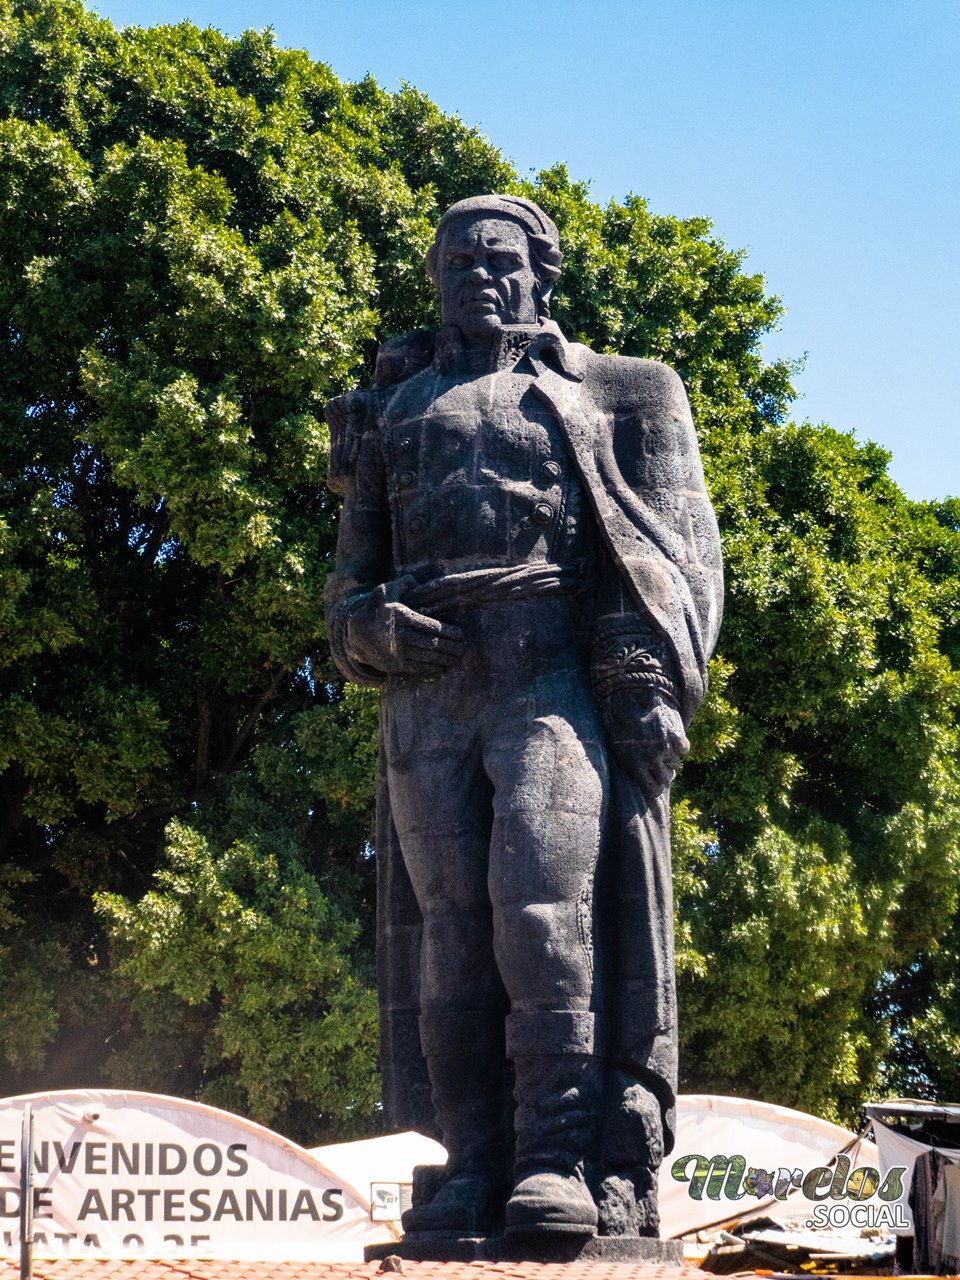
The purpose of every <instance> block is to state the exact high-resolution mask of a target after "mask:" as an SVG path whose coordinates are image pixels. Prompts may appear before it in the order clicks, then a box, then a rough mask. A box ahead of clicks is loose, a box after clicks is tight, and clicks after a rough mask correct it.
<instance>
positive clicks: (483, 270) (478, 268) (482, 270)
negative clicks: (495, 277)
mask: <svg viewBox="0 0 960 1280" xmlns="http://www.w3.org/2000/svg"><path fill="white" fill-rule="evenodd" d="M469 278H470V279H471V280H476V281H477V282H479V281H481V280H490V279H492V276H491V275H490V272H489V271H488V270H487V266H486V263H484V262H475V263H474V264H473V270H472V271H471V272H470V276H469Z"/></svg>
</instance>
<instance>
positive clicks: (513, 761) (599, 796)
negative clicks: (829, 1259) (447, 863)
mask: <svg viewBox="0 0 960 1280" xmlns="http://www.w3.org/2000/svg"><path fill="white" fill-rule="evenodd" d="M511 710H512V713H513V714H512V717H511V718H510V720H507V718H506V717H504V721H505V723H503V724H502V726H501V727H500V729H499V731H498V733H497V737H496V740H495V742H494V743H493V744H491V746H490V748H489V749H488V751H487V752H486V754H485V763H486V767H487V771H488V773H489V774H490V777H491V779H492V781H493V783H494V788H495V799H494V812H495V819H494V827H493V832H492V839H491V850H490V894H491V899H492V903H493V911H494V940H495V942H494V945H495V949H496V955H497V961H498V965H499V969H500V973H501V976H502V977H503V980H504V984H505V986H506V989H507V993H508V995H509V997H510V1007H511V1014H510V1016H509V1018H508V1020H507V1056H508V1057H509V1058H511V1059H512V1061H513V1064H514V1070H515V1074H516V1090H515V1096H516V1101H517V1111H516V1116H515V1131H516V1146H515V1154H514V1181H515V1185H514V1191H513V1194H512V1196H511V1198H510V1200H509V1201H508V1203H507V1207H506V1229H507V1230H508V1231H510V1232H515V1233H527V1232H535V1233H536V1232H561V1233H566V1234H572V1235H592V1234H594V1233H595V1231H596V1228H597V1221H598V1217H597V1208H596V1205H595V1204H594V1201H593V1198H592V1196H591V1194H590V1190H589V1188H588V1184H587V1171H588V1170H587V1166H588V1164H589V1163H592V1161H593V1160H594V1159H595V1158H596V1154H597V1146H598V1135H599V1122H600V1112H601V1107H602V1091H603V1076H604V1063H603V1060H602V1058H601V1057H600V1056H598V1053H597V1044H596V1040H595V1030H594V1016H595V1015H594V1010H595V1009H596V1008H597V1005H598V1003H599V993H597V992H596V990H595V985H596V978H595V971H594V947H593V920H592V902H593V880H594V875H595V872H596V865H597V859H598V855H599V850H600V840H601V834H602V831H603V828H604V822H605V816H606V809H607V797H608V774H607V761H606V752H605V748H604V745H603V741H602V737H601V732H600V729H599V726H598V724H597V721H596V714H595V711H594V707H593V702H592V699H591V698H590V695H589V690H588V689H587V688H586V686H585V682H584V681H582V680H581V679H579V678H575V677H573V676H570V675H569V674H567V675H561V676H560V677H558V679H557V681H556V687H551V686H549V685H547V684H546V682H542V681H541V682H540V683H539V684H538V686H537V687H536V693H535V694H532V693H531V691H529V690H528V691H525V694H524V696H523V698H521V699H517V700H516V701H515V703H514V705H513V707H512V709H511Z"/></svg>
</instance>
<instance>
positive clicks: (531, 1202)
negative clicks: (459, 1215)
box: [505, 1011, 604, 1236]
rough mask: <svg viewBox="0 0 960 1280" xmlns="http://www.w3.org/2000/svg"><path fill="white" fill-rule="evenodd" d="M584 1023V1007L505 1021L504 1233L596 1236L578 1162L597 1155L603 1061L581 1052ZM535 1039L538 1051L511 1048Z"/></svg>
mask: <svg viewBox="0 0 960 1280" xmlns="http://www.w3.org/2000/svg"><path fill="white" fill-rule="evenodd" d="M592 1026H593V1024H592V1015H591V1014H588V1013H582V1014H577V1013H568V1012H559V1011H558V1012H557V1013H545V1014H537V1013H533V1014H515V1015H511V1018H510V1019H509V1020H508V1028H509V1029H508V1049H509V1048H513V1049H514V1053H513V1054H512V1056H513V1060H514V1067H515V1070H516V1081H517V1083H516V1089H515V1096H516V1099H517V1110H516V1115H515V1118H514V1123H515V1129H516V1147H515V1158H514V1190H513V1194H512V1195H511V1197H510V1199H509V1200H508V1201H507V1208H506V1219H505V1225H506V1230H507V1232H508V1233H510V1232H512V1233H516V1234H531V1233H541V1232H546V1233H550V1234H561V1233H562V1234H567V1235H579V1236H592V1235H596V1231H597V1206H596V1204H595V1203H594V1200H593V1197H592V1195H591V1194H590V1189H589V1187H588V1186H587V1181H586V1167H587V1165H588V1163H590V1162H591V1161H592V1160H594V1159H595V1158H596V1154H597V1145H598V1137H599V1128H600V1107H601V1099H602V1090H603V1072H604V1064H603V1062H602V1060H601V1059H599V1058H597V1057H595V1056H594V1055H593V1053H591V1052H584V1051H583V1050H584V1049H586V1048H587V1047H588V1046H589V1047H592V1039H593V1037H592ZM538 1030H539V1032H540V1034H539V1035H538V1034H537V1032H538ZM527 1032H529V1033H530V1034H526V1033H527ZM537 1041H539V1043H540V1044H541V1046H542V1048H541V1050H540V1051H539V1052H537V1053H532V1052H516V1050H517V1049H527V1048H529V1046H530V1044H531V1042H537ZM551 1050H552V1051H551Z"/></svg>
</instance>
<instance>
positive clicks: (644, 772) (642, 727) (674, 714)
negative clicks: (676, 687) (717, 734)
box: [604, 686, 690, 800]
mask: <svg viewBox="0 0 960 1280" xmlns="http://www.w3.org/2000/svg"><path fill="white" fill-rule="evenodd" d="M604 721H605V723H606V725H607V732H608V735H609V739H610V743H611V746H612V747H613V750H614V751H615V752H616V754H617V757H618V758H619V760H620V762H621V764H622V765H623V766H624V768H625V769H626V771H627V773H628V774H629V775H630V777H631V778H632V779H633V780H634V782H636V783H638V784H639V786H640V787H641V788H642V789H643V791H644V793H645V794H646V795H647V796H648V797H649V798H650V799H651V800H652V799H654V798H655V797H656V796H658V795H660V793H661V792H662V791H665V790H666V788H667V787H669V785H670V783H671V782H672V781H673V777H674V774H675V773H676V772H677V769H678V768H679V767H680V762H681V760H682V759H683V757H684V756H685V755H686V754H687V752H688V751H689V750H690V743H689V741H688V739H687V735H686V734H685V733H684V731H683V720H682V719H681V717H680V712H679V711H678V710H677V708H676V707H675V706H674V705H673V703H672V702H670V701H669V700H667V699H665V698H663V697H662V696H661V695H660V694H659V693H657V691H656V690H653V689H650V688H644V687H642V686H641V687H639V688H637V689H629V688H627V689H623V688H621V689H619V690H617V692H616V693H615V694H613V695H611V696H610V698H609V699H608V700H607V703H606V705H605V707H604Z"/></svg>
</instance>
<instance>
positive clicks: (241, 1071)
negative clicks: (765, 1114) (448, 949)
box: [0, 0, 960, 1141]
mask: <svg viewBox="0 0 960 1280" xmlns="http://www.w3.org/2000/svg"><path fill="white" fill-rule="evenodd" d="M0 53H2V57H0V206H2V208H3V214H4V216H3V218H2V220H0V336H2V341H3V344H4V357H5V358H4V362H3V366H2V368H0V802H2V803H0V869H2V875H0V981H2V982H3V985H4V991H5V993H6V994H7V1000H6V1002H5V1007H4V1009H3V1011H2V1013H0V1054H2V1057H3V1059H4V1060H5V1062H6V1064H7V1066H8V1068H9V1072H8V1074H9V1088H10V1089H11V1090H12V1089H16V1088H24V1089H26V1088H33V1087H41V1086H55V1085H58V1084H92V1083H96V1082H97V1081H104V1082H121V1081H122V1082H123V1083H124V1084H128V1085H133V1084H140V1085H141V1086H144V1087H152V1088H157V1089H162V1090H167V1091H173V1092H177V1091H180V1092H186V1093H190V1094H193V1095H196V1096H203V1097H206V1098H208V1099H210V1100H214V1101H217V1102H219V1103H220V1104H222V1105H228V1106H232V1107H235V1108H237V1109H239V1110H242V1111H246V1112H248V1113H250V1114H253V1115H255V1116H256V1117H257V1118H258V1119H260V1120H262V1121H264V1122H266V1123H271V1124H277V1125H281V1126H283V1127H284V1128H285V1129H286V1131H287V1132H290V1133H291V1134H294V1135H295V1136H297V1137H299V1138H300V1139H302V1140H304V1141H313V1140H319V1139H320V1138H321V1137H322V1136H323V1135H324V1134H333V1133H336V1134H341V1133H342V1134H349V1133H360V1132H363V1131H365V1130H366V1129H368V1128H369V1127H370V1126H371V1125H372V1124H373V1123H374V1122H375V1109H374V1100H375V1088H374V1084H373V1081H374V1062H375V1053H376V1046H375V1039H374V1032H373V1013H372V995H371V988H372V973H373V969H372V857H371V853H372V850H371V847H370V840H371V827H372V823H371V804H372V779H373V774H374V767H375V736H376V700H375V698H373V697H372V696H371V695H370V694H369V692H367V691H363V690H357V689H353V688H350V687H347V688H344V686H343V684H342V682H340V681H339V680H338V678H337V676H336V673H335V671H334V669H333V667H332V665H331V663H330V659H329V653H328V650H327V647H326V643H325V637H324V633H323V624H322V588H323V582H324V579H325V576H326V573H327V571H328V569H329V565H330V562H331V558H332V554H333V547H334V541H335V533H336V518H337V508H336V504H335V502H334V500H333V499H332V498H330V496H329V495H328V494H327V493H326V491H325V489H324V487H323V483H322V481H323V475H324V471H325V465H326V454H327V434H326V428H325V426H324V424H323V421H322V412H321V410H322V405H323V402H324V400H325V399H326V398H327V397H328V396H330V395H331V394H334V393H336V392H338V391H341V390H343V389H345V388H347V387H349V386H351V385H355V384H356V383H357V382H358V381H362V380H363V379H364V377H366V376H367V374H368V373H369V369H370V364H371V360H372V357H373V354H374V352H375V349H376V344H377V341H378V340H379V338H380V337H382V336H386V335H389V334H392V333H397V332H401V331H403V330H406V329H409V328H413V327H417V326H419V325H423V324H430V323H432V322H433V321H434V320H435V318H436V310H435V303H434V300H433V297H432V295H431V291H430V288H429V285H428V283H427V281H426V277H425V274H424V272H423V269H422V258H423V254H424V251H425V249H426V247H427V246H428V244H429V242H430V237H431V228H432V226H433V225H434V223H435V221H436V218H437V216H438V214H439V212H440V211H441V210H442V209H443V208H444V207H446V206H447V205H448V204H449V203H450V202H452V201H453V200H456V199H459V198H461V197H463V196H466V195H469V194H473V193H477V192H483V191H490V190H498V189H499V190H502V189H505V188H507V189H512V190H516V191H522V192H525V193H527V194H529V195H532V196H533V198H535V199H536V200H538V201H539V202H540V203H541V204H542V205H543V206H544V207H545V208H546V209H547V210H548V211H549V212H550V213H551V215H552V216H553V217H554V218H555V219H556V221H557V224H558V226H559V227H560V231H561V235H562V237H563V241H564V247H565V253H566V269H565V273H564V276H563V277H562V279H561V281H560V285H559V287H558V289H557V291H556V294H555V305H554V314H555V316H556V317H557V319H558V320H559V322H560V323H561V325H562V326H563V327H564V328H565V329H566V330H567V331H568V332H569V333H571V334H572V335H576V336H581V337H583V338H584V339H585V340H587V341H589V342H590V343H591V344H592V345H594V346H595V347H596V348H598V349H601V350H608V351H619V352H624V353H627V354H633V355H647V356H656V357H658V358H662V359H665V360H666V361H667V362H669V363H670V364H672V365H674V366H675V367H676V368H678V369H679V370H680V372H681V373H682V375H683V377H684V379H685V381H686V383H687V385H688V387H689V389H690V393H691V400H692V402H693V405H694V410H695V414H696V417H697V422H698V427H699V430H700V435H701V441H702V444H703V449H704V459H705V465H706V469H707V475H708V482H709V485H710V487H711V491H712V493H713V495H714V498H715V501H716V505H717V509H718V513H719V516H720V520H721V524H722V529H723V534H724V541H725V549H726V556H727V566H728V570H727V572H728V588H729V602H728V615H727V622H726V624H725V629H724V632H723V635H722V638H721V653H720V655H718V657H717V658H716V659H715V661H714V673H713V685H712V689H711V693H710V695H709V697H708V700H707V703H706V704H705V706H704V708H703V709H702V710H701V713H700V715H699V716H698V718H697V720H696V722H695V724H694V729H693V737H694V753H693V756H692V758H691V761H690V762H689V763H688V765H687V767H686V768H685V770H684V773H683V775H682V779H681V783H680V785H679V786H678V787H677V789H676V805H675V815H674V834H675V850H674V853H675V867H676V881H677V898H678V912H679V915H678V942H679V945H678V957H679V961H680V971H681V1000H682V1020H681V1024H682V1027H683V1035H684V1038H685V1044H684V1056H683V1061H684V1063H685V1068H684V1069H685V1072H686V1084H687V1085H688V1086H691V1087H697V1088H716V1089H722V1090H723V1091H725V1092H744V1093H750V1094H754V1095H757V1096H760V1097H765V1098H769V1099H771V1100H774V1101H779V1102H785V1103H791V1102H792V1103H798V1104H800V1105H804V1106H808V1107H810V1108H812V1109H815V1110H819V1111H821V1112H823V1113H827V1114H850V1113H851V1112H852V1111H853V1110H855V1108H856V1107H857V1106H858V1105H859V1102H860V1101H861V1100H862V1099H863V1097H865V1096H866V1095H867V1094H868V1093H869V1092H871V1091H872V1090H875V1089H877V1088H880V1087H886V1086H887V1085H890V1086H891V1087H895V1085H896V1082H897V1081H898V1080H901V1079H906V1078H907V1077H909V1078H910V1079H912V1080H913V1081H915V1082H919V1084H918V1085H917V1087H923V1088H927V1089H928V1090H935V1089H938V1088H947V1087H951V1082H952V1081H953V1080H954V1075H952V1074H951V1072H954V1073H955V1065H951V1063H953V1064H955V1060H956V1059H955V1051H956V1037H957V1034H958V1028H960V1007H958V997H957V994H956V992H957V991H958V990H960V959H958V957H960V946H958V945H957V943H956V929H957V926H956V925H953V926H952V929H953V932H951V920H952V918H953V916H954V914H955V912H956V880H957V870H958V821H960V818H958V812H960V800H958V797H960V785H958V778H957V770H956V726H957V716H956V713H957V699H958V688H957V676H956V668H957V664H958V661H960V508H958V506H957V503H956V502H955V501H947V502H944V503H942V504H935V505H930V506H917V505H915V504H911V503H909V502H907V501H906V500H905V499H904V498H903V496H902V495H901V494H900V493H899V491H898V490H897V489H896V488H895V487H894V486H893V485H892V483H891V482H890V481H889V479H888V478H887V477H886V473H885V468H886V456H885V455H884V454H883V453H882V451H880V450H878V449H876V448H875V447H873V446H870V445H866V446H864V445H858V444H857V443H856V442H855V441H854V440H853V439H852V438H850V437H848V436H844V435H841V434H838V433H836V432H833V431H830V430H829V429H826V428H814V427H809V426H806V427H796V426H792V425H786V419H787V413H788V407H789V402H790V399H791V396H792V389H791V386H790V377H791V368H790V366H789V365H787V364H785V363H783V362H775V363H772V364H769V363H766V362H765V361H764V359H763V357H762V354H761V351H760V343H761V341H762V338H763V336H764V334H765V333H766V332H768V331H769V330H770V329H771V328H772V327H773V326H774V325H775V324H776V322H777V319H778V317H779V315H780V306H779V303H778V301H777V300H776V299H772V298H769V297H767V296H766V295H765V293H764V287H763V281H762V279H761V278H760V277H759V276H756V275H746V274H744V272H743V270H742V258H741V255H739V254H737V253H735V252H731V251H730V250H728V249H727V248H726V247H725V246H724V245H723V244H721V243H719V242H718V241H716V240H715V239H714V238H712V237H711V234H710V226H709V224H708V223H707V222H706V221H704V220H702V219H690V220H686V221H681V220H678V219H674V218H669V217H662V216H655V215H653V214H651V213H650V211H649V210H648V209H647V207H646V205H645V204H644V202H643V201H642V200H640V199H638V198H636V197H633V196H631V197H629V198H628V199H626V200H625V201H624V202H623V203H611V204H609V205H608V206H607V207H605V208H600V207H599V206H597V205H595V204H593V203H592V202H591V201H590V199H589V193H588V191H587V189H586V187H585V186H584V185H582V184H578V183H575V182H571V180H570V179H569V177H568V175H567V173H566V171H565V170H564V168H563V167H562V166H556V167H554V168H552V169H549V170H546V171H545V172H543V173H542V174H540V175H539V177H538V178H537V179H536V180H535V181H533V182H530V183H523V182H521V181H520V180H519V178H518V177H517V175H516V174H515V173H513V171H512V170H511V169H510V168H509V166H508V165H507V164H506V163H505V162H504V160H503V158H502V157H501V156H500V154H499V153H498V152H497V151H496V150H495V149H494V148H493V147H492V146H490V144H489V143H487V142H486V141H484V140H483V139H482V138H481V137H479V136H478V135H477V134H476V133H475V132H474V131H472V130H470V129H468V128H466V127H465V126H464V125H463V124H462V123H461V122H460V121H459V120H457V119H455V118H452V117H449V116H445V115H443V114H442V113H441V112H440V111H439V110H438V109H437V108H436V107H435V106H434V105H433V104H432V103H430V102H429V101H428V100H427V99H426V98H425V97H424V96H423V95H422V94H419V93H417V92H416V91H415V90H413V89H410V88H404V89H402V90H401V91H400V92H399V93H396V94H388V93H385V92H384V91H383V90H381V89H380V88H379V87H378V86H377V85H376V83H375V82H374V81H373V80H371V79H367V80H364V81H362V82H361V83H359V84H356V85H346V84H342V83H341V82H339V81H338V80H337V79H336V77H335V76H334V75H333V74H332V73H331V72H330V70H329V69H328V68H327V67H325V66H323V65H322V64H317V63H314V62H312V61H310V59H309V58H307V56H306V55H305V54H302V53H298V52H294V51H287V50H281V49H277V48H276V47H275V45H274V44H273V42H272V40H271V38H270V36H269V34H264V33H255V32H248V33H246V34H244V35H243V36H242V37H241V38H240V39H238V40H231V39H227V38H226V37H224V36H222V35H221V34H219V33H217V32H215V31H210V30H208V31H201V30H198V29H197V28H195V27H193V26H191V25H190V24H188V23H184V24H181V25H179V26H175V27H158V28H154V29H149V30H138V29H128V30H124V31H117V30H115V29H114V28H113V27H112V26H111V25H110V24H109V23H107V22H104V21H101V20H100V19H98V18H96V17H94V16H92V15H91V14H89V13H87V12H86V11H85V10H84V8H83V7H82V5H81V4H80V3H77V0H0ZM951 1054H953V1057H951ZM953 1087H954V1088H955V1086H953Z"/></svg>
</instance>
